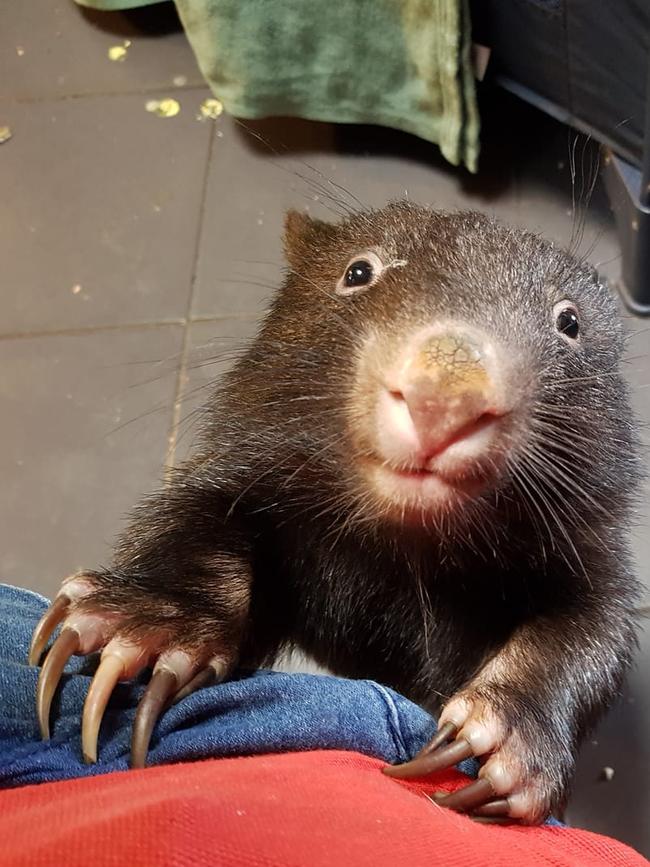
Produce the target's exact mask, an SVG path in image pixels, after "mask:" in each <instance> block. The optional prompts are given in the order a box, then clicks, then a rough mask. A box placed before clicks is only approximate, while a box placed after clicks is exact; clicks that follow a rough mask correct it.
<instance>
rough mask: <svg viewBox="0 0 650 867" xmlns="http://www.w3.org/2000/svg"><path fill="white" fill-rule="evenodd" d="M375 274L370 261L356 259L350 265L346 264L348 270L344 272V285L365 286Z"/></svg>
mask: <svg viewBox="0 0 650 867" xmlns="http://www.w3.org/2000/svg"><path fill="white" fill-rule="evenodd" d="M374 276H375V272H374V271H373V269H372V265H371V264H370V262H367V261H366V260H365V259H357V261H356V262H353V263H352V264H351V265H348V270H347V271H346V272H345V279H344V280H343V285H344V286H367V285H368V283H370V281H371V280H372V278H373V277H374Z"/></svg>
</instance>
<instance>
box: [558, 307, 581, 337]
mask: <svg viewBox="0 0 650 867" xmlns="http://www.w3.org/2000/svg"><path fill="white" fill-rule="evenodd" d="M553 315H554V316H555V327H556V328H557V330H558V331H559V333H560V334H561V335H562V336H563V337H566V338H568V339H569V340H577V339H578V337H579V336H580V320H579V319H578V311H577V310H576V309H575V307H574V306H573V305H572V304H569V303H568V302H566V301H560V302H559V303H558V304H556V305H555V307H554V308H553Z"/></svg>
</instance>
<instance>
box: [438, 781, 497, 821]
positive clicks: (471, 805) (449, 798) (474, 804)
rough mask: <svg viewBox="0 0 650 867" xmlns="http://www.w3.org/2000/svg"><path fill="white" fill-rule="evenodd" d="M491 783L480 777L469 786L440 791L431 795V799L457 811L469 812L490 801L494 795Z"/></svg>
mask: <svg viewBox="0 0 650 867" xmlns="http://www.w3.org/2000/svg"><path fill="white" fill-rule="evenodd" d="M495 794H496V793H495V791H494V788H493V786H492V783H491V782H490V781H489V780H487V779H485V778H481V779H478V780H476V781H475V782H473V783H470V785H469V786H464V787H463V788H462V789H458V790H457V791H455V792H451V794H447V793H440V794H435V795H433V800H434V801H435V802H436V804H438V805H439V806H441V807H449V809H450V810H456V811H458V812H459V813H470V812H472V811H474V810H477V808H479V807H481V806H483V805H484V804H486V803H487V802H488V801H491V800H492V799H493V798H494V796H495Z"/></svg>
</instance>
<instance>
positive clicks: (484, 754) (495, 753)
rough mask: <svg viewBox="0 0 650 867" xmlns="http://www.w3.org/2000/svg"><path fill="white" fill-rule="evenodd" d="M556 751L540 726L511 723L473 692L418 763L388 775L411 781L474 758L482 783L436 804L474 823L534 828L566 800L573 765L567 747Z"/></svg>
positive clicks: (453, 706)
mask: <svg viewBox="0 0 650 867" xmlns="http://www.w3.org/2000/svg"><path fill="white" fill-rule="evenodd" d="M534 733H537V734H538V737H535V735H534ZM556 746H557V749H554V744H553V743H552V739H551V741H549V731H548V728H546V727H544V729H543V730H542V727H541V724H540V723H539V722H537V723H536V722H535V721H534V720H533V719H531V718H528V719H525V720H522V719H521V717H520V718H519V721H517V719H516V715H513V717H512V718H511V719H510V720H508V718H507V715H506V714H504V713H501V712H498V711H496V710H495V709H494V707H493V706H492V705H491V703H490V702H489V700H488V699H486V698H484V697H483V696H479V695H477V694H472V693H471V692H469V693H464V694H461V695H457V696H455V697H454V698H453V699H452V700H451V701H450V702H449V703H448V704H447V705H446V707H445V709H444V710H443V712H442V714H441V716H440V721H439V728H438V732H437V734H436V736H435V737H434V738H433V739H432V740H431V741H430V742H429V743H428V744H427V745H426V746H425V747H424V749H422V750H421V751H420V752H419V753H418V754H417V756H415V758H414V759H412V760H411V761H410V762H407V763H405V764H403V765H396V766H393V767H388V768H385V769H384V770H385V773H387V774H388V775H389V776H391V777H397V778H400V779H409V778H412V777H422V776H426V775H429V774H431V773H433V772H435V771H440V770H443V769H446V768H450V767H452V766H453V765H455V764H457V763H458V762H461V761H463V759H467V758H470V757H472V756H475V757H476V758H478V759H479V760H480V761H481V763H482V766H481V770H480V771H479V775H478V779H477V780H476V781H475V782H473V783H470V784H469V785H468V786H465V787H464V788H462V789H459V790H458V791H456V792H452V793H451V794H443V793H440V794H439V795H434V799H435V801H436V802H437V803H438V804H440V805H441V806H444V807H449V808H450V809H452V810H458V811H459V812H463V813H469V814H471V815H472V816H474V817H483V818H488V817H489V818H495V817H506V816H507V817H509V818H511V819H519V820H521V821H523V822H526V823H530V824H536V823H538V822H541V821H543V820H544V819H545V818H546V817H547V816H548V815H549V813H550V812H551V810H552V809H554V808H556V807H557V806H558V804H559V803H560V802H561V800H562V798H563V796H564V789H565V781H566V779H567V776H568V772H569V770H570V767H571V764H572V759H571V756H570V754H569V753H568V751H567V750H566V747H564V746H563V745H562V744H558V745H556ZM551 753H552V754H553V758H552V759H550V754H551ZM549 759H550V760H549Z"/></svg>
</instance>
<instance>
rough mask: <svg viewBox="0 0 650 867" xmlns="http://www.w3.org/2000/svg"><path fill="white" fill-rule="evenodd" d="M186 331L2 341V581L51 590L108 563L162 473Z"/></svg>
mask: <svg viewBox="0 0 650 867" xmlns="http://www.w3.org/2000/svg"><path fill="white" fill-rule="evenodd" d="M181 339H182V329H181V328H179V327H176V326H163V327H159V328H145V329H140V328H135V329H124V330H110V329H107V330H106V331H102V332H96V333H94V334H85V335H83V336H79V335H76V336H60V335H57V336H49V335H48V336H46V337H38V338H20V339H15V340H0V370H1V371H2V375H1V376H0V416H1V417H2V449H1V450H0V476H1V477H2V490H3V496H2V499H1V500H0V580H2V581H6V582H9V583H12V584H18V585H20V586H24V587H30V588H32V589H34V590H38V591H40V592H42V593H45V594H51V593H53V592H54V591H55V589H56V588H57V586H58V584H59V582H60V580H61V578H62V577H64V576H65V575H66V574H68V573H69V572H73V571H74V570H76V569H77V568H80V567H85V568H93V567H95V566H98V565H99V564H102V563H106V562H107V560H108V558H109V556H110V551H111V541H112V540H113V539H114V538H115V535H116V533H117V532H118V530H119V529H120V527H121V526H122V519H123V517H124V515H125V513H126V512H127V510H129V509H130V508H131V507H132V506H133V505H134V504H135V502H136V500H137V499H138V498H139V497H140V496H141V495H142V494H144V493H146V492H147V491H148V490H149V489H151V488H152V487H153V486H155V485H157V483H158V480H159V479H160V478H161V473H162V470H161V468H162V465H163V462H164V460H165V455H166V450H167V445H168V434H169V426H170V421H171V413H172V405H173V402H174V390H175V387H176V361H177V357H178V353H179V351H180V348H181Z"/></svg>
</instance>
